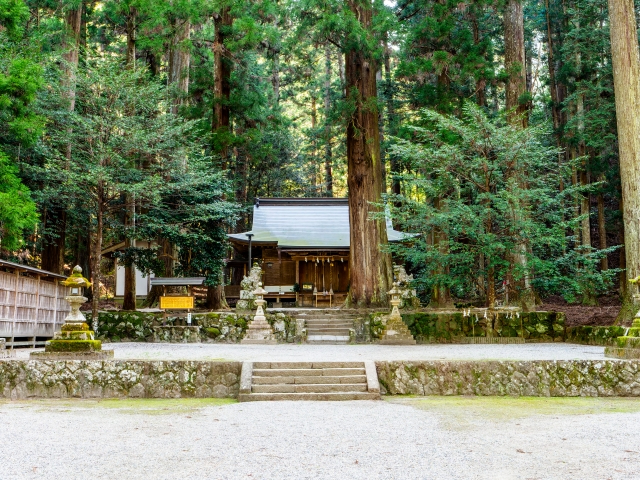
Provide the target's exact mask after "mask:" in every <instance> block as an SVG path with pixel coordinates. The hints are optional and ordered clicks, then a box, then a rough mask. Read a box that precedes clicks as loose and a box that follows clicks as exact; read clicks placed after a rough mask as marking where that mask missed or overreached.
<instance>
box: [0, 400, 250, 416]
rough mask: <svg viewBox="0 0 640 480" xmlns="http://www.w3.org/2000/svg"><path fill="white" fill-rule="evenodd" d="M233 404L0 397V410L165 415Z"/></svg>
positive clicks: (202, 401)
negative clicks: (94, 410) (20, 409)
mask: <svg viewBox="0 0 640 480" xmlns="http://www.w3.org/2000/svg"><path fill="white" fill-rule="evenodd" d="M234 403H237V401H236V400H234V399H230V398H178V399H164V398H142V399H131V398H126V399H121V400H120V399H102V400H87V399H74V400H68V399H61V400H56V399H37V400H35V399H34V400H28V401H11V400H0V411H1V410H2V408H3V407H5V406H12V407H21V406H23V405H24V406H25V407H27V406H28V407H30V408H33V407H36V408H37V409H39V410H41V411H58V412H60V411H70V410H77V409H116V410H119V411H120V412H121V413H129V414H140V413H143V414H147V415H166V414H174V413H189V412H195V411H197V410H200V409H202V408H206V407H222V406H226V405H231V404H234Z"/></svg>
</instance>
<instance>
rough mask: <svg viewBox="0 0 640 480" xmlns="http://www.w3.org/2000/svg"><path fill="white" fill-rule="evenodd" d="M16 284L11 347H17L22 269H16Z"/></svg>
mask: <svg viewBox="0 0 640 480" xmlns="http://www.w3.org/2000/svg"><path fill="white" fill-rule="evenodd" d="M15 274H16V284H15V287H14V289H13V324H12V325H11V348H15V345H14V343H15V341H16V337H15V334H16V323H18V283H19V280H20V270H18V269H16V272H15Z"/></svg>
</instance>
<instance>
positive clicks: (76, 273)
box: [62, 265, 91, 288]
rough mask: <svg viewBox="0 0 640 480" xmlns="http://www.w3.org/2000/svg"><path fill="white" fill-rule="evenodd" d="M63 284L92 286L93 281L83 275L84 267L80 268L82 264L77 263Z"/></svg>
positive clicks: (67, 285)
mask: <svg viewBox="0 0 640 480" xmlns="http://www.w3.org/2000/svg"><path fill="white" fill-rule="evenodd" d="M62 285H64V286H65V287H82V288H89V287H90V286H91V282H90V281H89V280H87V279H86V278H84V277H83V276H82V268H80V265H76V266H75V267H73V273H72V274H71V276H70V277H69V278H67V279H66V280H65V281H64V282H62Z"/></svg>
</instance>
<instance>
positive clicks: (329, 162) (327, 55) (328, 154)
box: [324, 42, 333, 197]
mask: <svg viewBox="0 0 640 480" xmlns="http://www.w3.org/2000/svg"><path fill="white" fill-rule="evenodd" d="M324 69H325V70H324V183H325V185H326V187H327V191H326V196H327V197H333V158H332V151H331V123H330V121H329V111H330V109H331V46H330V44H329V42H327V44H326V45H325V46H324Z"/></svg>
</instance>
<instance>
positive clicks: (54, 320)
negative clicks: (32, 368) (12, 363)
mask: <svg viewBox="0 0 640 480" xmlns="http://www.w3.org/2000/svg"><path fill="white" fill-rule="evenodd" d="M65 294H66V288H65V287H63V286H62V285H58V284H57V282H53V281H47V280H43V279H41V278H39V277H25V276H21V275H19V274H18V273H9V272H0V337H4V338H6V339H7V346H8V347H15V346H36V343H38V344H44V341H45V338H52V337H53V334H54V333H55V332H56V330H59V327H60V326H61V325H62V324H63V323H64V319H65V317H66V316H67V314H68V313H69V310H70V307H69V304H68V303H67V302H66V301H65V300H64V296H65ZM38 337H39V340H37V338H38Z"/></svg>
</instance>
